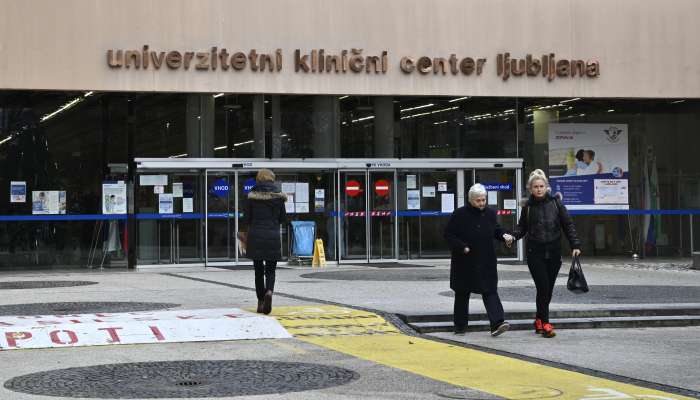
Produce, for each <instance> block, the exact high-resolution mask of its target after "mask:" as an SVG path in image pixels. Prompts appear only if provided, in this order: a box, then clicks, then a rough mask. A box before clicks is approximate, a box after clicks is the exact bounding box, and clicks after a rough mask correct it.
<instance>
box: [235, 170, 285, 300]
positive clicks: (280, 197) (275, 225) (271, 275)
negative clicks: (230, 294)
mask: <svg viewBox="0 0 700 400" xmlns="http://www.w3.org/2000/svg"><path fill="white" fill-rule="evenodd" d="M286 200H287V196H286V195H285V194H284V193H282V192H281V191H280V189H279V187H278V186H277V184H276V183H275V174H274V173H273V172H272V171H270V170H268V169H262V170H260V171H259V172H258V174H257V176H256V183H255V186H253V189H251V191H250V193H248V207H247V210H246V213H245V218H244V220H243V224H242V225H243V226H247V227H248V237H247V252H246V255H247V256H248V257H249V258H251V259H252V260H253V266H254V267H255V292H256V294H257V296H258V310H257V311H258V312H259V313H265V314H269V313H270V311H272V292H273V291H274V290H275V270H276V268H277V261H279V260H280V258H282V252H281V241H280V224H284V223H286V222H287V213H286V212H285V208H284V202H285V201H286ZM263 263H264V264H263Z"/></svg>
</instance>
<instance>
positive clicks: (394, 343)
mask: <svg viewBox="0 0 700 400" xmlns="http://www.w3.org/2000/svg"><path fill="white" fill-rule="evenodd" d="M273 316H274V317H275V318H277V319H278V320H279V322H280V323H281V324H282V325H283V326H284V327H285V328H286V329H287V330H288V331H289V333H291V334H292V335H294V336H295V337H296V338H298V339H300V340H303V341H305V342H308V343H313V344H316V345H318V346H322V347H325V348H328V349H331V350H335V351H339V352H342V353H345V354H349V355H352V356H355V357H358V358H361V359H365V360H369V361H373V362H376V363H379V364H383V365H386V366H389V367H393V368H397V369H401V370H404V371H408V372H412V373H415V374H418V375H422V376H425V377H428V378H431V379H435V380H438V381H442V382H447V383H449V384H452V385H455V386H461V387H465V388H470V389H475V390H480V391H482V392H486V393H490V394H493V395H496V396H501V397H504V398H507V399H546V398H556V399H576V400H584V399H586V400H616V399H620V400H630V399H656V400H670V399H690V397H684V396H679V395H675V394H669V393H665V392H662V391H658V390H653V389H647V388H643V387H639V386H635V385H631V384H626V383H620V382H616V381H612V380H609V379H603V378H597V377H593V376H589V375H585V374H582V373H578V372H572V371H567V370H564V369H559V368H555V367H550V366H545V365H540V364H535V363H532V362H528V361H523V360H519V359H515V358H510V357H506V356H500V355H495V354H489V353H485V352H482V351H478V350H473V349H468V348H464V347H461V346H453V345H449V344H446V343H440V342H436V341H432V340H426V339H421V338H416V337H411V336H408V335H404V334H402V333H401V332H400V331H398V330H397V329H396V328H395V327H394V326H393V325H391V324H389V323H387V322H386V321H385V320H384V319H383V318H381V317H380V316H378V315H376V314H373V313H369V312H365V311H358V310H352V309H348V308H343V307H336V306H309V307H304V306H300V307H277V308H275V309H274V312H273Z"/></svg>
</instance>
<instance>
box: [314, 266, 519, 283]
mask: <svg viewBox="0 0 700 400" xmlns="http://www.w3.org/2000/svg"><path fill="white" fill-rule="evenodd" d="M301 277H302V278H308V279H331V280H339V281H413V282H425V281H448V280H450V271H449V270H447V269H424V270H409V269H363V270H350V271H324V272H312V273H310V274H303V275H301ZM498 277H499V279H500V280H513V279H532V277H531V276H530V272H528V271H499V272H498Z"/></svg>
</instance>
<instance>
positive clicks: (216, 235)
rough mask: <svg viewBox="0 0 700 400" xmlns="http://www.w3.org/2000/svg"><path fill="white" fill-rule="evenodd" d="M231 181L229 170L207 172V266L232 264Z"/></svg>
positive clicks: (233, 174) (233, 221)
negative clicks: (210, 264)
mask: <svg viewBox="0 0 700 400" xmlns="http://www.w3.org/2000/svg"><path fill="white" fill-rule="evenodd" d="M235 180H236V176H235V173H234V172H233V171H224V172H220V171H207V173H206V182H207V186H206V187H207V197H206V198H207V215H206V221H207V224H206V225H207V226H206V229H207V240H206V247H207V264H209V263H225V264H230V263H235V262H236V252H235V248H236V247H235V241H234V238H235V236H234V232H235V219H234V216H235V212H236V210H235V197H236V196H235Z"/></svg>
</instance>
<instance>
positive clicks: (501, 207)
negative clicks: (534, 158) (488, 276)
mask: <svg viewBox="0 0 700 400" xmlns="http://www.w3.org/2000/svg"><path fill="white" fill-rule="evenodd" d="M474 181H475V182H476V183H481V184H482V185H484V186H486V190H487V198H486V204H487V205H488V206H489V207H490V208H492V209H493V210H495V211H496V218H497V219H496V220H497V221H498V223H499V224H500V225H501V227H502V228H503V229H506V230H513V229H514V228H515V225H516V224H517V223H518V220H517V217H518V212H517V208H518V202H519V200H520V199H519V198H518V195H517V182H516V170H513V169H477V170H475V171H474ZM468 191H469V187H468V186H465V194H464V198H465V201H468ZM496 255H497V256H498V257H499V258H506V259H510V258H517V257H518V247H517V246H515V245H513V246H512V247H511V248H507V247H506V246H505V245H503V244H500V242H499V245H497V246H496Z"/></svg>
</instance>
